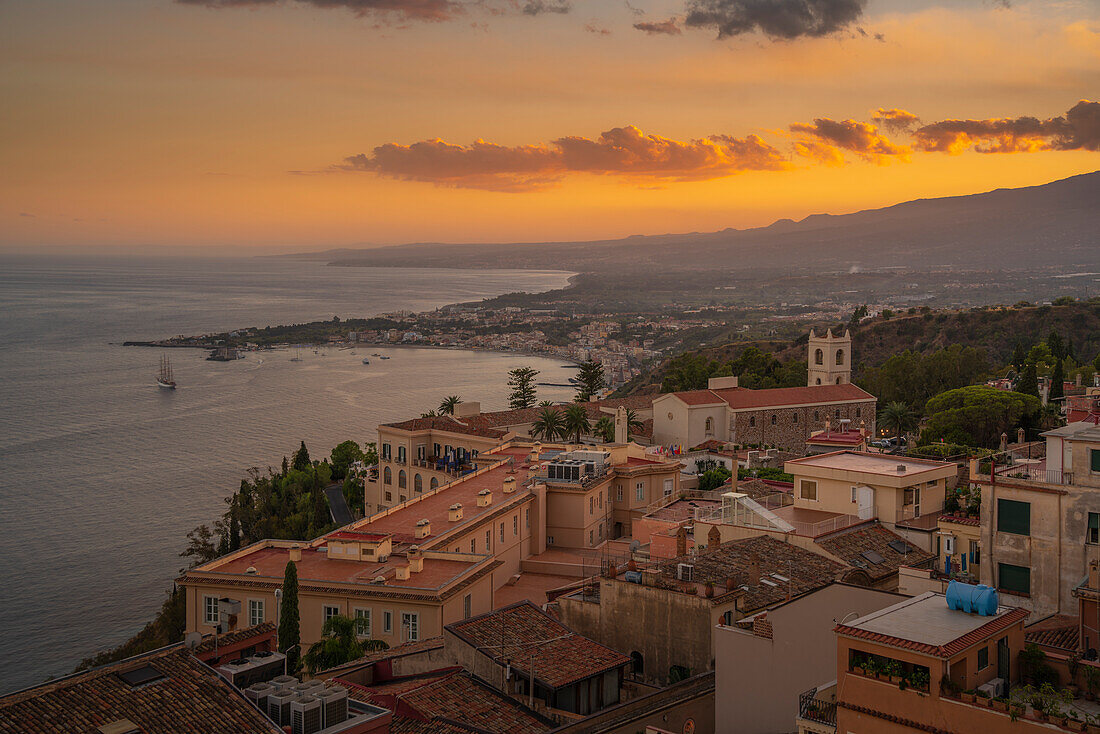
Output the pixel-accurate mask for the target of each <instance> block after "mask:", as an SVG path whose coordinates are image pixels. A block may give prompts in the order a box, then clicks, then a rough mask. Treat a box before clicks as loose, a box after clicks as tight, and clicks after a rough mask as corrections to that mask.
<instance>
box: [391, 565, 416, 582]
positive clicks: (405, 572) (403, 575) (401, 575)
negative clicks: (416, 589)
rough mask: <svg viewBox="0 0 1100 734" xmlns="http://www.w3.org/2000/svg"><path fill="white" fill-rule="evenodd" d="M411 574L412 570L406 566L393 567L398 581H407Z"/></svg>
mask: <svg viewBox="0 0 1100 734" xmlns="http://www.w3.org/2000/svg"><path fill="white" fill-rule="evenodd" d="M411 574H412V571H411V570H410V569H409V567H408V566H398V567H397V568H396V569H395V575H396V576H397V580H398V581H408V580H409V576H410V575H411Z"/></svg>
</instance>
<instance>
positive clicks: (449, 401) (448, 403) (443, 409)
mask: <svg viewBox="0 0 1100 734" xmlns="http://www.w3.org/2000/svg"><path fill="white" fill-rule="evenodd" d="M461 402H462V398H460V397H458V396H457V395H448V396H447V397H445V398H443V400H442V401H440V403H439V414H440V415H454V414H455V406H456V405H458V404H459V403H461Z"/></svg>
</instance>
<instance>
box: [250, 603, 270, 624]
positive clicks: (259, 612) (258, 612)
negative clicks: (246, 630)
mask: <svg viewBox="0 0 1100 734" xmlns="http://www.w3.org/2000/svg"><path fill="white" fill-rule="evenodd" d="M265 621H267V620H266V619H264V600H263V599H249V600H248V626H249V627H255V626H256V625H258V624H263V623H264V622H265Z"/></svg>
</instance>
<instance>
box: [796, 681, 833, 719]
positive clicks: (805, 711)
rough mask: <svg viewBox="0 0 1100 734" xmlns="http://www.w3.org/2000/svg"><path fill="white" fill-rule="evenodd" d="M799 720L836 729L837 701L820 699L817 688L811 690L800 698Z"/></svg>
mask: <svg viewBox="0 0 1100 734" xmlns="http://www.w3.org/2000/svg"><path fill="white" fill-rule="evenodd" d="M798 718H800V719H805V720H806V721H813V722H815V723H818V724H825V725H826V726H833V727H835V726H836V701H823V700H821V699H819V698H818V697H817V688H811V689H810V690H808V691H806V692H805V693H803V694H801V695H800V696H799V697H798Z"/></svg>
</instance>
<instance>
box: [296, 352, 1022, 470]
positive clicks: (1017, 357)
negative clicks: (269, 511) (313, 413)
mask: <svg viewBox="0 0 1100 734" xmlns="http://www.w3.org/2000/svg"><path fill="white" fill-rule="evenodd" d="M1026 361H1027V350H1026V349H1024V345H1023V343H1022V342H1016V348H1015V349H1013V350H1012V364H1013V365H1015V366H1016V372H1017V373H1019V372H1023V369H1024V362H1026ZM283 461H284V462H286V459H283Z"/></svg>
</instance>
